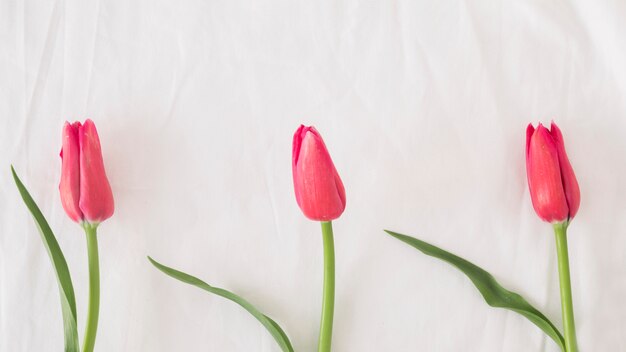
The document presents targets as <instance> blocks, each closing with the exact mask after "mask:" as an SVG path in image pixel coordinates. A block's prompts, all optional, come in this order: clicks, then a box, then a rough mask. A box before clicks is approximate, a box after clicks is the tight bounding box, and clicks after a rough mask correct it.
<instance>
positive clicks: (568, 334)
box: [554, 223, 578, 352]
mask: <svg viewBox="0 0 626 352" xmlns="http://www.w3.org/2000/svg"><path fill="white" fill-rule="evenodd" d="M554 235H555V237H556V252H557V256H558V261H559V283H560V286H561V311H562V314H563V328H564V330H565V350H566V351H567V352H578V346H577V345H576V327H575V326H574V304H573V301H572V284H571V282H570V273H569V255H568V253H567V223H561V224H555V225H554Z"/></svg>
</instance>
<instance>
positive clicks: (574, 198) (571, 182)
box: [550, 122, 580, 219]
mask: <svg viewBox="0 0 626 352" xmlns="http://www.w3.org/2000/svg"><path fill="white" fill-rule="evenodd" d="M550 134H551V135H552V139H553V140H554V143H555V145H556V150H557V152H558V154H559V165H560V167H561V181H562V183H563V189H564V191H565V197H566V199H567V204H568V206H569V219H573V218H574V216H576V213H578V208H579V206H580V188H579V187H578V181H577V180H576V175H575V174H574V169H573V168H572V165H571V164H570V162H569V159H568V158H567V153H566V152H565V143H564V142H563V134H562V133H561V130H560V129H559V127H558V126H557V125H556V124H555V123H554V122H552V124H551V126H550Z"/></svg>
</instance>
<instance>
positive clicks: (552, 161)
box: [526, 122, 580, 223]
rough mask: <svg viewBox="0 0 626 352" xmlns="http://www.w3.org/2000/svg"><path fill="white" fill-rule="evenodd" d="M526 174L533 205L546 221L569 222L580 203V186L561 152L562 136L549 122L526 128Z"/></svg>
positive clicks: (563, 150) (562, 146) (530, 125)
mask: <svg viewBox="0 0 626 352" xmlns="http://www.w3.org/2000/svg"><path fill="white" fill-rule="evenodd" d="M526 174H527V177H528V187H529V189H530V197H531V199H532V203H533V208H534V209H535V212H536V213H537V215H539V217H540V218H541V219H542V220H544V221H547V222H550V223H563V222H569V221H571V220H572V219H573V218H574V216H575V215H576V213H577V212H578V207H579V205H580V189H579V188H578V182H577V181H576V176H575V175H574V170H573V169H572V166H571V164H570V162H569V160H568V158H567V154H566V153H565V144H564V143H563V135H562V134H561V130H559V128H558V126H557V125H556V124H555V123H554V122H553V123H552V124H551V126H550V130H548V129H547V128H545V127H544V126H543V125H541V124H539V125H538V126H537V128H536V129H535V128H534V127H533V125H532V124H529V125H528V128H527V129H526Z"/></svg>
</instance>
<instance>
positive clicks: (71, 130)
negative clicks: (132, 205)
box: [59, 119, 114, 224]
mask: <svg viewBox="0 0 626 352" xmlns="http://www.w3.org/2000/svg"><path fill="white" fill-rule="evenodd" d="M61 159H62V166H61V182H60V184H59V191H60V193H61V204H62V205H63V209H64V210H65V212H66V213H67V215H68V216H69V217H70V219H72V220H73V221H75V222H78V223H81V224H82V223H84V222H87V223H90V224H98V223H100V222H102V221H104V220H106V219H108V218H110V217H111V215H113V209H114V205H113V193H112V192H111V186H110V185H109V181H108V179H107V176H106V173H105V171H104V162H103V160H102V151H101V148H100V139H99V138H98V132H97V131H96V125H94V123H93V121H91V120H89V119H87V120H86V121H85V123H84V124H81V123H80V122H74V123H72V124H70V123H69V122H66V123H65V125H64V126H63V147H62V149H61Z"/></svg>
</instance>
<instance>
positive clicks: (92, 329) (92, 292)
mask: <svg viewBox="0 0 626 352" xmlns="http://www.w3.org/2000/svg"><path fill="white" fill-rule="evenodd" d="M97 227H98V224H89V223H85V224H84V225H83V228H84V229H85V234H86V235H87V257H88V261H89V307H88V310H87V325H86V327H85V338H84V339H83V352H92V351H93V348H94V345H95V344H96V331H97V330H98V314H99V309H100V268H99V264H98V260H99V259H98V238H97V234H96V229H97Z"/></svg>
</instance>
